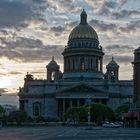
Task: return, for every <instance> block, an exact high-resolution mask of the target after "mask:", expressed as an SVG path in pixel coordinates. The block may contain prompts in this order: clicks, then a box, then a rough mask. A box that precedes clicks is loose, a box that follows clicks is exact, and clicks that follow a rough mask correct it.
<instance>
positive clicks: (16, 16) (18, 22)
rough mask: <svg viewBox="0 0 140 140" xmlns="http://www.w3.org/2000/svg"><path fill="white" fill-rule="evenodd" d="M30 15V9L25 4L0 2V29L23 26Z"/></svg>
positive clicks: (14, 0) (1, 0)
mask: <svg viewBox="0 0 140 140" xmlns="http://www.w3.org/2000/svg"><path fill="white" fill-rule="evenodd" d="M32 14H33V12H32V10H31V7H30V6H29V5H28V4H27V3H24V2H22V1H16V0H13V1H10V0H0V17H1V18H0V27H13V26H23V23H24V22H25V21H26V20H28V19H30V17H31V16H32Z"/></svg>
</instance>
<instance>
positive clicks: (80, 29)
mask: <svg viewBox="0 0 140 140" xmlns="http://www.w3.org/2000/svg"><path fill="white" fill-rule="evenodd" d="M74 38H91V39H97V40H98V35H97V33H96V31H95V30H94V29H93V28H92V27H91V26H90V25H89V24H88V23H87V14H86V12H85V10H83V12H82V13H81V22H80V24H79V25H78V26H76V27H75V28H74V29H73V30H72V31H71V33H70V35H69V40H71V39H74Z"/></svg>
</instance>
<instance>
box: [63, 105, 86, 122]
mask: <svg viewBox="0 0 140 140" xmlns="http://www.w3.org/2000/svg"><path fill="white" fill-rule="evenodd" d="M65 116H66V118H67V119H70V120H73V121H77V122H79V123H80V122H84V121H85V118H86V116H87V112H86V109H85V108H84V107H73V108H69V109H68V110H67V112H66V114H65Z"/></svg>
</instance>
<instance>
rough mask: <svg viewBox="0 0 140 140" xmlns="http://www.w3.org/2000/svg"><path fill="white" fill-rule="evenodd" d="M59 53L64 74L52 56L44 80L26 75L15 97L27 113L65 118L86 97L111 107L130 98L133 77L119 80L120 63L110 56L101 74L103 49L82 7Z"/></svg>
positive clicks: (29, 114)
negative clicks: (75, 24)
mask: <svg viewBox="0 0 140 140" xmlns="http://www.w3.org/2000/svg"><path fill="white" fill-rule="evenodd" d="M62 55H63V59H64V64H63V67H64V71H63V73H62V72H61V71H60V66H59V65H58V64H57V62H56V60H55V58H54V57H52V60H51V61H50V62H49V64H48V65H47V66H46V70H47V79H46V80H38V79H34V77H33V75H32V74H29V73H27V75H26V76H25V79H24V86H23V87H22V88H20V90H19V93H18V96H19V104H20V110H23V111H25V112H27V114H28V116H30V117H33V118H34V117H38V116H42V117H44V118H48V117H52V118H59V119H60V120H64V114H65V112H66V111H67V109H68V108H71V107H79V106H82V105H84V104H85V101H86V99H89V98H90V100H92V102H99V103H102V104H106V105H108V106H110V107H111V108H113V109H114V108H116V107H117V106H119V105H121V104H124V103H128V102H131V101H132V97H133V80H119V65H118V64H117V62H116V61H115V60H114V58H113V57H112V59H111V60H110V62H109V63H108V65H107V66H106V73H103V56H104V52H103V49H102V46H101V45H100V42H99V38H98V35H97V33H96V31H95V30H94V29H93V28H92V27H91V26H90V25H89V24H88V22H87V13H86V12H85V10H83V11H82V13H81V15H80V23H79V25H77V26H76V27H75V28H74V29H73V30H72V31H71V33H70V35H69V38H68V43H67V45H66V46H65V48H64V51H63V52H62Z"/></svg>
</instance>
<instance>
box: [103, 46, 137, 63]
mask: <svg viewBox="0 0 140 140" xmlns="http://www.w3.org/2000/svg"><path fill="white" fill-rule="evenodd" d="M134 47H135V46H130V45H118V44H114V45H110V46H106V47H104V50H105V56H104V59H105V63H108V62H109V61H110V60H111V57H112V56H114V58H115V60H116V61H117V62H119V63H121V64H130V63H131V62H132V61H133V51H134Z"/></svg>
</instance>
